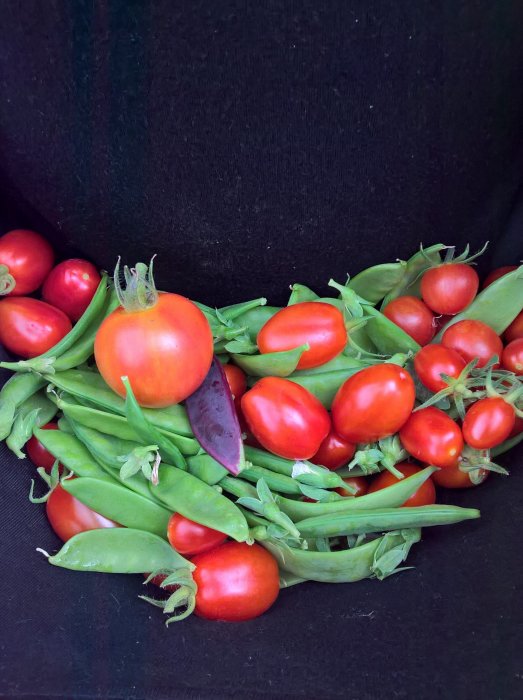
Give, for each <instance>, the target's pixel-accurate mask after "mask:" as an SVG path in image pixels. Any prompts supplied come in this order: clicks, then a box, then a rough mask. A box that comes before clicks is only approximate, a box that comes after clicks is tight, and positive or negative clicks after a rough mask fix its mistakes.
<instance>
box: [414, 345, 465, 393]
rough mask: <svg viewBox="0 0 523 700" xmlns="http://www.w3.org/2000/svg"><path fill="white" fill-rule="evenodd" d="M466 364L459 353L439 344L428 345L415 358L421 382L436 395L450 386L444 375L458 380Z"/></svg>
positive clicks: (415, 365) (415, 366) (415, 367)
mask: <svg viewBox="0 0 523 700" xmlns="http://www.w3.org/2000/svg"><path fill="white" fill-rule="evenodd" d="M466 364H467V363H466V362H465V360H464V359H463V357H461V355H460V354H459V353H458V352H456V351H455V350H452V349H451V348H446V347H445V346H444V345H439V344H438V343H434V344H433V345H426V346H425V347H424V348H421V350H419V351H418V352H417V353H416V355H415V357H414V369H415V370H416V374H417V375H418V377H419V380H420V382H421V383H422V384H423V386H425V387H427V389H430V391H433V392H434V393H436V392H437V391H441V389H445V387H447V386H448V385H447V383H446V382H445V380H444V379H442V378H441V375H442V374H446V375H447V376H448V377H453V378H454V379H456V378H457V377H459V375H460V373H461V372H462V371H463V370H464V369H465V366H466Z"/></svg>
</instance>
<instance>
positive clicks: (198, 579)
mask: <svg viewBox="0 0 523 700" xmlns="http://www.w3.org/2000/svg"><path fill="white" fill-rule="evenodd" d="M192 562H193V564H195V565H196V569H195V571H194V573H193V577H194V581H195V583H196V585H197V586H198V592H197V593H196V608H195V613H196V614H197V615H199V616H200V617H203V618H205V619H207V620H223V621H225V622H239V621H241V620H251V619H252V618H254V617H258V616H259V615H261V614H262V613H264V612H265V611H266V610H268V609H269V608H270V607H271V605H272V604H273V603H274V601H275V600H276V598H277V597H278V593H279V590H280V584H279V574H278V564H277V563H276V560H275V559H274V557H273V556H272V555H271V554H269V552H267V550H265V549H263V547H260V545H257V544H253V545H248V544H245V543H244V542H241V543H240V542H227V543H225V544H222V545H221V546H220V547H215V548H214V549H211V550H210V551H208V552H204V553H203V554H197V555H196V556H195V557H194V558H193V560H192Z"/></svg>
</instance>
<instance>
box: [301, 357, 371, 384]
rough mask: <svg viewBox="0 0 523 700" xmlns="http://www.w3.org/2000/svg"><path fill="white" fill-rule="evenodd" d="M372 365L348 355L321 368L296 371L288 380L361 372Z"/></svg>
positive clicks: (337, 358)
mask: <svg viewBox="0 0 523 700" xmlns="http://www.w3.org/2000/svg"><path fill="white" fill-rule="evenodd" d="M370 364H374V362H373V361H368V360H360V359H358V358H356V357H348V356H347V355H338V356H337V357H335V358H334V359H333V360H330V362H325V364H323V365H320V366H319V367H309V368H308V369H299V370H296V371H295V372H293V373H292V375H291V376H290V377H288V379H293V378H294V377H308V376H312V377H314V376H317V375H321V374H325V373H326V372H340V371H348V370H353V369H354V370H355V371H359V370H360V369H364V368H365V367H368V366H369V365H370Z"/></svg>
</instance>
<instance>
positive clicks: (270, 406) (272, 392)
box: [242, 377, 331, 459]
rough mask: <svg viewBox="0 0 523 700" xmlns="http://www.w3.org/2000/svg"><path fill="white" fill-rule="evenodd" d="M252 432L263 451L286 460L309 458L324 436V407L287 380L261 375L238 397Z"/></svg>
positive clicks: (327, 421)
mask: <svg viewBox="0 0 523 700" xmlns="http://www.w3.org/2000/svg"><path fill="white" fill-rule="evenodd" d="M242 411H243V415H244V417H245V420H246V421H247V425H248V426H249V428H250V430H251V432H252V434H253V435H254V437H255V438H256V439H257V440H258V442H259V443H260V444H261V445H263V447H265V449H266V450H269V451H270V452H273V453H274V454H276V455H279V456H280V457H286V458H287V459H309V458H310V457H312V456H313V455H314V454H316V452H317V451H318V449H319V447H320V445H321V443H322V441H323V440H324V439H325V437H326V436H327V435H328V433H329V430H330V427H331V422H330V418H329V414H328V413H327V410H326V409H325V408H324V407H323V406H322V404H321V403H320V402H319V401H318V399H317V398H316V397H315V396H313V395H312V394H311V393H310V392H309V391H307V389H304V388H303V387H302V386H300V385H299V384H295V383H294V382H291V381H290V380H288V379H281V378H280V377H264V378H263V379H260V380H259V381H258V382H256V384H255V385H254V386H253V387H252V389H250V391H248V392H247V393H246V394H244V395H243V397H242Z"/></svg>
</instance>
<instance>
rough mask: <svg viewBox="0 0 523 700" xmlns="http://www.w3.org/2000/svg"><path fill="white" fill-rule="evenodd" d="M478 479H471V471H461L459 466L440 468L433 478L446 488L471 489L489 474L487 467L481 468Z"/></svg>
mask: <svg viewBox="0 0 523 700" xmlns="http://www.w3.org/2000/svg"><path fill="white" fill-rule="evenodd" d="M478 471H479V474H478V480H477V481H476V482H473V481H471V479H470V475H469V474H470V473H469V472H464V471H461V469H460V468H459V467H451V468H450V469H440V470H439V471H437V472H434V474H433V475H432V479H433V480H434V482H435V483H436V484H437V485H438V486H442V487H443V488H445V489H470V488H472V486H478V485H479V484H481V483H482V482H483V481H485V479H486V478H487V476H488V474H489V473H488V470H487V469H479V470H478Z"/></svg>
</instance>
